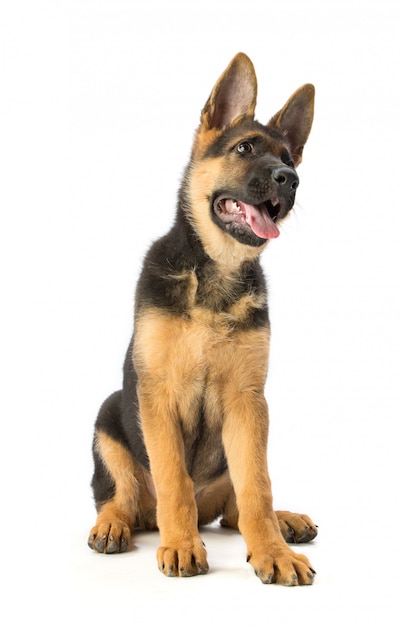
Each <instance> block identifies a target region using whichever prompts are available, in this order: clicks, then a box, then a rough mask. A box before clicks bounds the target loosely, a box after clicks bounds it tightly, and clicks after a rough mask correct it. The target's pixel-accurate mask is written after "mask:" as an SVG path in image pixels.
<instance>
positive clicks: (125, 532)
mask: <svg viewBox="0 0 401 626" xmlns="http://www.w3.org/2000/svg"><path fill="white" fill-rule="evenodd" d="M130 539H131V531H130V529H129V527H128V526H127V524H125V523H124V522H122V521H120V520H113V521H112V522H101V523H100V524H99V525H98V526H94V527H93V528H92V530H91V531H90V534H89V538H88V546H89V547H90V548H92V550H95V551H96V552H102V553H104V554H115V553H116V552H126V551H127V550H128V546H129V542H130Z"/></svg>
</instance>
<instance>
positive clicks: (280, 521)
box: [89, 53, 317, 585]
mask: <svg viewBox="0 0 401 626" xmlns="http://www.w3.org/2000/svg"><path fill="white" fill-rule="evenodd" d="M256 87H257V84H256V76H255V72H254V69H253V65H252V63H251V61H250V60H249V59H248V57H246V55H244V54H242V53H240V54H238V55H236V57H234V59H233V60H232V62H231V63H230V65H229V66H228V68H227V69H226V70H225V72H223V74H222V75H221V77H220V79H219V80H218V81H217V83H216V84H215V86H214V88H213V90H212V92H211V95H210V97H209V99H208V100H207V102H206V104H205V106H204V108H203V110H202V114H201V124H200V126H199V129H198V131H197V133H196V136H195V140H194V145H193V149H192V155H191V162H190V165H189V167H188V169H187V171H186V176H185V181H184V188H185V202H183V203H182V211H183V212H185V216H184V215H181V219H182V220H188V221H189V223H190V225H191V228H190V227H189V226H188V224H186V226H187V227H188V228H189V229H190V236H189V237H188V239H187V238H186V236H185V237H184V239H183V241H184V242H185V243H187V241H190V244H189V245H188V246H187V248H185V250H186V253H185V254H183V253H182V257H183V258H184V259H185V263H182V264H180V263H177V264H176V265H174V264H173V263H172V264H171V265H170V263H169V258H166V256H168V255H167V253H166V252H165V250H166V248H162V250H163V252H162V261H161V262H160V261H158V262H157V263H150V265H151V267H148V269H151V270H152V272H153V273H151V277H152V278H155V277H156V274H155V270H154V267H153V265H154V266H155V267H157V268H158V272H159V274H158V276H157V280H158V283H157V284H158V285H159V291H158V292H157V294H158V295H157V299H156V300H152V297H153V295H154V293H155V292H154V290H153V284H152V286H151V287H149V285H148V282H146V281H144V284H145V285H147V286H146V287H143V290H144V291H143V293H144V296H145V297H144V299H143V301H142V300H141V298H140V296H141V295H142V292H141V291H139V292H138V293H139V297H138V305H137V311H136V319H135V328H134V342H133V344H132V345H133V347H132V353H130V359H132V363H131V361H128V362H129V365H130V367H129V368H128V372H129V374H132V367H133V369H134V371H135V375H136V377H137V380H135V388H136V395H134V400H133V401H132V405H133V404H135V403H136V401H137V402H138V404H139V411H138V412H134V411H133V413H132V416H133V419H138V422H135V424H136V423H138V424H139V423H140V425H141V432H140V433H139V435H140V436H139V435H138V431H135V432H136V435H135V437H133V438H132V439H131V443H132V441H133V442H134V443H133V445H132V449H133V454H137V450H138V448H136V446H137V444H138V441H139V440H140V441H141V444H143V443H144V444H145V448H146V454H147V455H148V458H149V463H150V471H147V470H146V469H145V467H144V466H142V465H141V464H140V463H139V462H138V461H136V460H135V459H134V457H133V456H132V455H131V453H130V452H129V451H128V447H129V445H128V444H127V447H125V446H124V445H122V444H121V443H118V442H117V441H116V440H114V439H113V438H112V437H111V436H109V435H106V434H105V432H103V431H102V430H101V428H102V426H103V427H104V428H106V429H107V425H106V426H105V421H104V415H103V414H101V416H102V421H101V426H100V428H99V430H98V431H97V433H96V438H95V452H96V455H97V460H98V467H99V465H100V467H101V468H102V463H103V464H104V468H105V469H106V470H107V472H108V475H106V478H107V480H105V481H104V483H103V485H102V490H101V491H99V493H102V494H103V493H105V494H108V493H110V492H112V487H110V485H112V486H113V488H114V492H113V496H112V497H111V498H110V499H109V500H107V501H106V502H98V519H97V523H96V526H95V527H94V528H93V529H92V531H91V536H90V539H89V544H90V546H91V547H93V548H94V549H96V550H98V551H99V552H113V551H119V550H121V549H123V547H125V549H126V546H127V545H128V542H129V538H130V533H131V531H132V530H133V528H134V527H135V526H139V527H141V528H155V527H156V526H157V527H158V528H159V530H160V539H161V547H160V548H159V550H158V552H157V560H158V565H159V568H160V570H161V571H163V573H165V574H166V575H168V576H192V575H195V574H203V573H206V572H207V570H208V563H207V559H206V551H205V548H204V545H203V542H202V539H201V537H200V534H199V524H207V523H209V522H211V521H212V520H214V519H216V518H217V517H219V516H221V524H222V525H223V526H231V527H233V528H239V529H240V531H241V533H242V534H243V536H244V539H245V541H246V544H247V550H248V560H249V561H250V562H251V564H252V565H253V567H254V569H255V572H256V574H257V575H258V576H259V578H260V579H261V580H262V581H263V582H265V583H271V582H278V583H281V584H285V585H296V584H311V582H312V581H313V575H314V572H313V570H312V569H311V567H310V564H309V561H308V559H307V558H306V557H304V556H302V555H298V554H295V553H294V552H293V551H292V550H291V549H290V548H289V547H288V546H287V545H286V543H285V541H284V539H283V536H284V537H287V539H288V541H294V542H295V541H296V539H297V538H299V540H300V541H306V540H310V539H313V538H314V537H315V536H316V532H317V531H316V527H315V526H314V524H313V522H312V521H311V520H310V518H309V517H307V516H305V515H302V516H301V515H297V514H293V513H290V512H288V511H280V512H278V513H277V514H276V513H275V512H274V511H273V499H272V491H271V484H270V478H269V473H268V466H267V458H266V448H267V439H268V425H269V418H268V407H267V403H266V400H265V396H264V386H265V381H266V376H267V368H268V357H269V345H270V328H269V324H268V316H267V302H266V294H265V289H264V283H263V280H261V279H260V272H261V270H260V267H259V266H258V265H257V264H256V260H257V257H258V256H259V255H260V253H261V252H262V251H263V249H264V248H265V246H266V244H267V240H266V242H265V241H264V238H263V239H261V240H260V242H257V245H256V244H255V245H253V242H254V239H252V238H249V237H247V238H246V239H243V238H242V239H241V237H239V239H237V238H236V237H234V236H231V234H229V233H228V232H226V230H225V229H224V228H220V227H219V225H218V224H216V223H215V221H214V220H213V218H212V215H211V208H213V207H211V202H212V201H213V199H214V198H215V197H217V194H218V193H221V190H224V191H225V190H226V189H235V190H238V189H240V192H241V184H242V185H243V186H244V187H246V184H247V181H248V182H249V176H248V175H246V174H245V171H247V172H249V163H250V161H248V166H246V165H244V163H247V161H246V160H244V159H241V158H239V156H238V155H239V152H242V149H241V150H240V151H238V150H236V145H237V147H238V144H240V143H241V141H244V142H247V141H249V137H248V135H247V134H245V136H244V137H243V135H242V133H243V132H244V131H243V130H241V128H242V129H243V128H244V127H245V128H247V129H249V127H250V126H249V122H250V120H251V119H252V118H253V114H254V110H255V104H256ZM313 93H314V90H313V87H312V86H311V85H306V86H304V87H303V88H301V89H300V90H298V92H296V94H295V96H293V97H292V98H290V99H289V100H288V102H287V103H286V105H285V107H284V108H283V109H282V110H281V111H279V113H278V114H277V115H276V116H275V117H274V118H273V121H271V122H270V124H273V126H275V130H274V131H271V132H263V133H262V131H261V128H262V127H261V125H260V124H255V125H254V126H251V128H252V132H253V135H252V137H253V139H254V140H255V137H254V135H257V134H258V132H259V134H260V138H259V139H260V142H259V145H261V144H263V146H264V148H263V149H264V151H265V152H266V153H267V154H268V155H269V158H271V159H272V162H273V163H275V164H277V163H278V164H279V167H278V171H279V172H280V173H281V172H282V170H283V167H282V166H283V164H284V161H281V160H280V159H281V158H283V159H284V157H281V156H280V155H281V154H282V153H283V150H285V151H287V154H289V153H288V150H289V149H290V148H293V150H294V154H293V156H294V160H295V162H296V163H299V162H300V160H301V157H302V149H303V145H304V143H305V141H306V139H307V136H308V134H309V131H310V126H311V123H312V117H313ZM304 110H306V113H304ZM242 121H244V124H243V125H242V127H241V122H242ZM228 127H229V128H230V134H229V137H230V141H232V142H233V148H232V149H231V146H230V149H226V148H225V151H223V152H222V151H221V147H220V144H219V145H218V148H219V150H217V151H216V152H213V150H209V148H211V146H213V144H214V143H215V142H216V141H217V140H218V139H219V138H220V136H221V135H222V134H223V133H224V131H225V130H227V128H228ZM278 129H279V130H280V132H278ZM247 132H248V131H247ZM287 136H288V142H287V139H286V138H287ZM262 138H263V141H262ZM239 147H240V148H242V146H241V145H240V146H239ZM208 150H209V152H208ZM210 154H213V155H214V156H213V157H212V156H210ZM216 155H217V156H216ZM222 155H223V156H222ZM246 167H248V169H246ZM252 167H253V165H252ZM269 167H270V166H269ZM290 167H292V165H289V166H287V172H288V169H289V168H290ZM284 169H285V168H284ZM264 175H265V174H264ZM247 176H248V178H247ZM259 176H260V173H259ZM266 176H267V174H266ZM252 180H253V179H252ZM257 180H259V179H257ZM287 180H288V178H287ZM289 180H290V181H292V180H294V179H291V178H290V179H289ZM296 180H298V179H296ZM277 181H278V179H277V178H276V179H275V183H277ZM270 182H271V181H270ZM258 184H259V183H258ZM269 184H270V183H269ZM294 193H295V192H294ZM229 197H231V196H229ZM280 197H281V196H280ZM270 198H271V197H270ZM268 201H269V198H267V197H265V198H263V199H262V200H260V201H259V200H244V202H247V203H249V202H255V203H256V205H257V207H256V208H255V207H254V210H259V208H260V203H264V202H268ZM272 202H273V200H272ZM280 202H281V201H280ZM292 203H293V196H292ZM276 205H277V203H275V206H276ZM291 206H292V204H291V205H288V206H287V209H286V212H287V213H288V211H289V210H290V208H291ZM214 208H215V210H216V212H217V209H216V207H214ZM218 208H219V207H218ZM265 210H267V209H266V206H265ZM283 215H284V214H283ZM281 216H282V215H281ZM277 217H278V215H272V219H276V218H277ZM214 218H216V215H214ZM247 219H248V218H247ZM235 226H238V224H235ZM172 232H174V233H176V232H177V231H172ZM179 232H181V231H179ZM264 234H265V233H262V235H264ZM267 235H269V233H267ZM267 235H266V236H267ZM236 236H238V234H237V235H236ZM197 238H198V239H199V241H200V242H201V245H202V248H203V250H202V254H200V255H199V256H198V257H197V256H196V253H195V252H194V247H192V246H193V245H194V244H193V243H192V242H194V241H195V240H196V239H197ZM163 241H164V240H163ZM175 241H176V239H172V235H171V234H170V248H169V249H170V251H171V254H172V257H174V254H175V249H173V248H174V244H175ZM244 241H246V242H247V243H244ZM171 243H172V244H173V245H172V246H171ZM251 244H252V245H251ZM197 245H198V247H200V246H199V242H197ZM188 250H189V252H188ZM205 253H206V254H205ZM177 256H178V255H177ZM205 258H207V260H206V261H205ZM197 259H200V261H199V264H198V267H197ZM199 266H201V268H200V267H199ZM256 266H257V267H256ZM175 267H178V269H175ZM145 269H146V265H145ZM248 270H252V272H251V274H249V271H248ZM258 272H259V273H258ZM248 275H251V276H252V278H248ZM160 285H162V287H160ZM167 291H168V296H169V297H167V298H166V292H167ZM149 293H150V296H148V294H149ZM177 294H179V303H177V302H176V301H177V299H178V297H177ZM173 295H174V298H173V297H172V296H173ZM164 299H166V302H164ZM149 302H157V303H158V304H157V305H156V304H153V305H150V304H149ZM159 302H161V304H159ZM172 303H173V304H172ZM113 397H114V396H113ZM117 397H119V396H118V394H117ZM110 406H112V410H111V409H110V412H109V413H108V416H109V418H110V415H112V419H114V417H115V418H116V422H113V424H114V426H113V428H111V429H110V432H111V433H112V434H114V433H115V428H116V423H117V422H118V418H119V416H120V415H121V413H119V412H118V411H120V412H121V405H117V406H116V405H115V404H107V405H106V409H104V411H106V414H107V411H108V410H109V407H110ZM129 406H131V405H129ZM113 411H114V413H113ZM113 416H114V417H113ZM129 419H131V413H129ZM139 420H140V421H139ZM129 424H130V426H129V428H128V429H127V430H130V428H132V422H131V421H130V422H129ZM142 435H143V442H142ZM121 440H124V436H122V437H121ZM139 449H140V448H139ZM193 449H195V452H194V453H193ZM142 450H143V452H141V449H140V453H139V454H138V457H137V458H140V459H142V460H141V462H143V463H144V464H146V463H145V461H144V460H143V457H144V455H145V451H144V448H143V447H142ZM99 458H100V462H99ZM147 466H148V465H147ZM227 466H228V469H227ZM98 471H99V470H98ZM99 473H100V474H101V472H99ZM103 479H104V472H103ZM109 479H110V480H109ZM99 480H100V479H99ZM102 497H103V496H102ZM119 542H120V543H119Z"/></svg>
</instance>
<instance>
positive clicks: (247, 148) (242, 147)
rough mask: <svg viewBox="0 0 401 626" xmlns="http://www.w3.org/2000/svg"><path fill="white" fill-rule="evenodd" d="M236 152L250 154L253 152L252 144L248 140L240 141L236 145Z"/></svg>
mask: <svg viewBox="0 0 401 626" xmlns="http://www.w3.org/2000/svg"><path fill="white" fill-rule="evenodd" d="M237 152H239V153H240V154H251V152H253V145H252V144H251V142H250V141H242V142H241V143H240V144H238V146H237Z"/></svg>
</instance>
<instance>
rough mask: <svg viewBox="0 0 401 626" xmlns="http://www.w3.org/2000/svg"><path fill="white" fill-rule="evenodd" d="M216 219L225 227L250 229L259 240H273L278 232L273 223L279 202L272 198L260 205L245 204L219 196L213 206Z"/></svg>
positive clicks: (277, 212)
mask: <svg viewBox="0 0 401 626" xmlns="http://www.w3.org/2000/svg"><path fill="white" fill-rule="evenodd" d="M213 209H214V212H215V214H216V215H217V217H218V218H219V219H220V220H221V221H222V222H223V223H224V224H226V225H227V227H228V226H229V225H238V226H245V227H248V228H250V229H251V230H252V231H253V232H254V233H255V235H257V236H258V237H260V238H261V239H275V238H276V237H278V236H279V234H280V231H279V229H278V228H277V226H276V224H275V222H276V220H277V218H278V215H279V213H280V200H279V198H278V196H273V197H272V198H270V199H269V200H265V202H262V203H261V204H247V203H246V202H242V200H236V199H234V198H226V197H225V196H219V197H218V198H216V200H215V201H214V204H213Z"/></svg>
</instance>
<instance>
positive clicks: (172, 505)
mask: <svg viewBox="0 0 401 626" xmlns="http://www.w3.org/2000/svg"><path fill="white" fill-rule="evenodd" d="M146 387H147V390H146V389H145V385H141V386H140V388H139V393H138V397H139V405H140V413H141V421H142V428H143V434H144V439H145V443H146V448H147V452H148V455H149V460H150V467H151V473H152V478H153V481H154V485H155V489H156V496H157V525H158V527H159V531H160V541H161V547H160V548H159V549H158V551H157V561H158V565H159V569H160V571H161V572H163V573H164V574H165V575H166V576H182V577H185V576H195V575H196V574H206V572H207V571H208V569H209V568H208V563H207V560H206V551H205V548H204V545H203V542H202V539H201V537H200V535H199V531H198V513H197V507H196V502H195V494H194V486H193V482H192V480H191V478H190V477H189V475H188V473H187V471H186V468H185V453H184V444H183V438H182V432H181V428H180V425H179V423H178V418H177V414H176V412H175V411H174V410H173V409H172V408H171V407H169V405H168V402H166V401H163V400H160V399H166V398H167V397H168V394H167V393H166V389H163V388H162V387H163V385H162V384H160V385H159V386H158V385H156V384H155V381H153V383H152V384H151V385H150V386H148V385H146Z"/></svg>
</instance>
